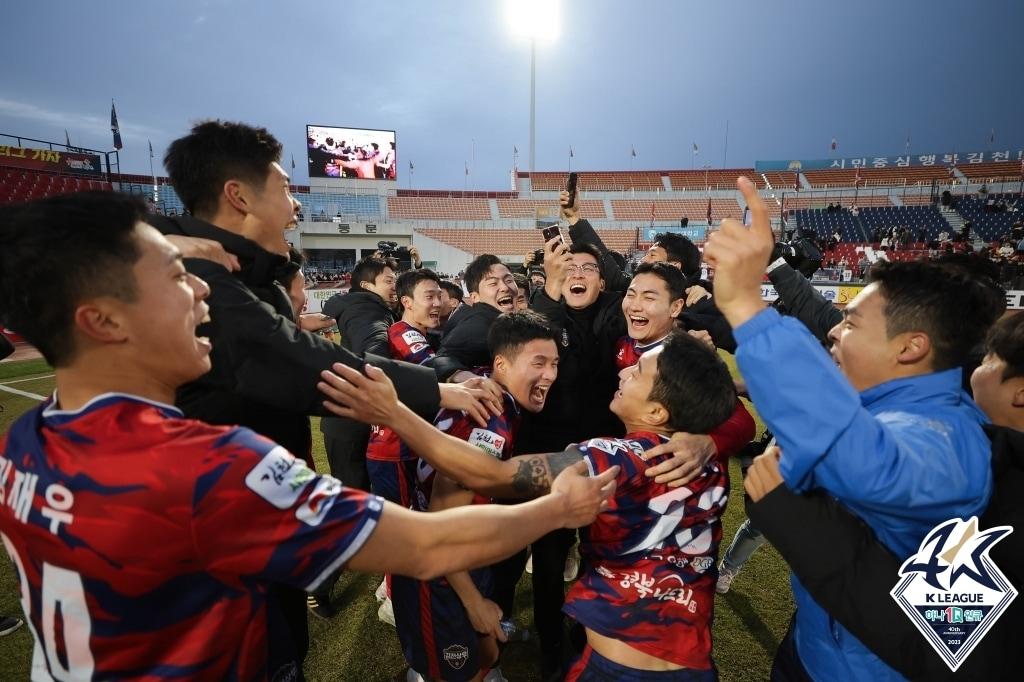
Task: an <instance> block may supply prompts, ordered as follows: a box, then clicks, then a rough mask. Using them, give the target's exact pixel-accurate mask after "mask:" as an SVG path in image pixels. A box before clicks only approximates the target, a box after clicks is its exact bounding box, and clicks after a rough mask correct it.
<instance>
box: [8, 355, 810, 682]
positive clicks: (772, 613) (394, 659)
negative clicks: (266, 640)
mask: <svg viewBox="0 0 1024 682" xmlns="http://www.w3.org/2000/svg"><path fill="white" fill-rule="evenodd" d="M723 357H724V358H725V359H726V361H727V362H729V363H730V365H731V364H732V363H731V358H730V357H729V356H726V355H723ZM49 374H52V370H51V369H50V368H49V367H47V365H46V364H45V363H44V362H43V361H41V360H28V361H24V362H17V363H10V362H8V363H0V384H3V385H7V386H10V387H11V388H17V389H18V390H21V391H24V392H28V393H35V394H39V395H48V394H49V393H50V391H52V390H53V379H52V378H47V377H46V375H49ZM40 377H43V378H40ZM10 382H16V383H10ZM35 404H37V403H36V401H35V400H33V399H31V398H26V397H22V396H18V395H13V394H10V393H7V392H2V391H0V406H2V407H3V411H2V413H0V430H2V431H4V432H6V430H7V428H8V427H9V426H10V424H11V422H12V421H14V419H15V418H17V416H18V415H20V414H21V413H22V412H24V411H25V410H27V409H29V408H31V407H32V406H34V405H35ZM755 416H756V415H755ZM314 421H315V420H314ZM763 428H764V426H763V424H762V423H761V422H760V419H758V429H759V431H760V430H762V429H763ZM313 432H314V434H318V433H319V431H318V429H317V424H315V423H314V425H313ZM595 435H597V434H595ZM316 440H318V439H317V438H316V437H314V441H316ZM313 456H314V458H315V459H316V462H317V468H318V469H320V470H321V471H326V470H327V462H326V458H325V455H324V451H323V444H322V442H316V443H314V452H313ZM730 471H731V473H732V495H731V496H730V499H731V503H730V504H729V506H728V509H727V511H726V514H725V533H724V536H723V549H722V551H724V546H725V545H727V544H728V542H729V541H730V540H731V539H732V535H733V533H734V532H735V531H736V528H737V527H738V526H739V524H740V523H741V522H742V521H743V518H744V512H743V488H742V485H741V482H740V480H739V478H740V476H739V467H738V465H737V464H736V463H735V462H733V463H732V464H731V465H730ZM787 576H788V573H787V570H786V566H785V564H784V563H783V561H782V559H781V557H779V555H778V554H777V553H776V552H775V550H774V549H772V548H771V547H770V546H769V545H766V546H765V547H764V548H763V549H761V550H759V551H758V552H757V553H756V554H755V555H754V557H753V558H752V559H751V560H750V562H749V563H748V564H747V566H746V568H745V569H744V571H743V574H742V575H741V576H740V577H739V578H738V579H737V581H736V582H735V583H733V589H732V590H731V591H730V592H729V594H727V595H725V596H724V597H723V596H719V597H718V598H717V599H716V604H715V628H714V637H715V661H716V663H717V664H718V669H719V671H720V673H721V679H722V680H725V681H732V680H737V681H738V680H764V679H767V677H768V671H769V668H770V666H771V660H772V656H773V655H774V653H775V648H776V646H777V644H778V642H779V640H780V639H781V638H782V635H783V634H784V632H785V629H786V625H787V623H788V621H789V617H790V614H791V613H792V610H793V603H792V597H791V594H790V590H789V583H788V580H787ZM379 583H380V577H379V576H363V575H355V574H346V575H345V576H343V578H342V579H341V580H340V581H338V584H337V585H336V587H335V592H334V600H335V602H336V603H338V604H343V605H344V607H343V609H342V610H341V611H340V613H339V614H338V615H337V616H335V617H334V618H333V619H331V620H330V621H324V620H320V619H318V618H315V617H312V616H311V617H310V637H311V646H310V651H309V656H308V658H307V660H306V675H307V677H308V678H309V679H310V680H317V681H319V680H332V681H333V680H339V681H349V680H351V681H353V682H355V681H359V682H362V681H367V682H370V681H376V680H388V679H390V678H392V677H393V676H395V675H396V674H398V673H400V672H401V671H402V670H404V668H405V663H404V661H403V659H402V654H401V651H400V650H399V647H398V638H397V637H396V636H395V633H394V629H393V628H391V627H390V626H388V625H385V624H383V623H381V622H380V621H378V620H377V602H376V600H375V599H374V597H373V591H374V589H376V587H377V585H378V584H379ZM530 590H531V587H530V579H529V576H524V578H523V580H522V581H521V582H520V583H519V590H518V592H517V597H516V613H515V618H516V620H517V621H518V622H520V623H527V624H528V623H530V622H531V621H532V615H531V607H530V604H531V597H530ZM20 613H21V606H20V601H19V597H18V585H17V582H16V579H15V577H14V572H13V569H12V568H11V566H10V564H9V562H6V561H0V614H20ZM31 656H32V641H31V635H30V634H29V631H28V628H25V627H23V628H21V629H20V630H18V631H17V632H15V633H13V634H11V635H8V636H7V637H3V638H0V680H3V681H7V680H11V681H14V680H27V679H28V674H29V662H30V660H31ZM539 660H540V651H539V649H538V648H537V645H536V642H535V639H533V640H531V641H527V642H522V643H516V644H511V645H509V646H508V648H507V649H506V650H505V653H504V654H503V656H502V670H503V671H504V673H505V676H506V677H507V678H508V679H509V680H512V681H513V682H519V681H532V680H538V679H539V675H538V674H537V671H536V666H537V665H538V661H539Z"/></svg>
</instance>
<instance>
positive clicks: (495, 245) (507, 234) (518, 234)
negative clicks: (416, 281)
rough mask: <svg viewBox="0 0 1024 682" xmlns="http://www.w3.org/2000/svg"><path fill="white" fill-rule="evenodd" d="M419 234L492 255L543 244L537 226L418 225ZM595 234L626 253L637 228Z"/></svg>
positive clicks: (633, 245)
mask: <svg viewBox="0 0 1024 682" xmlns="http://www.w3.org/2000/svg"><path fill="white" fill-rule="evenodd" d="M417 232H419V233H420V234H422V235H424V236H427V237H430V238H431V239H436V240H437V241H439V242H443V243H445V244H448V245H449V246H453V247H455V248H456V249H459V250H461V251H465V252H466V253H469V254H471V255H473V256H479V255H480V254H482V253H492V254H496V255H503V256H508V255H519V254H525V253H527V252H528V251H533V250H535V249H539V248H541V247H543V246H544V242H543V238H542V236H541V233H540V230H524V229H482V230H478V229H466V228H443V227H442V228H422V229H419V230H417ZM597 234H598V235H599V236H600V237H601V240H602V241H603V242H604V243H605V246H607V247H608V248H609V249H612V250H614V251H619V252H621V253H628V252H629V251H631V250H633V249H634V248H636V245H637V231H636V230H635V229H632V230H623V229H599V230H597Z"/></svg>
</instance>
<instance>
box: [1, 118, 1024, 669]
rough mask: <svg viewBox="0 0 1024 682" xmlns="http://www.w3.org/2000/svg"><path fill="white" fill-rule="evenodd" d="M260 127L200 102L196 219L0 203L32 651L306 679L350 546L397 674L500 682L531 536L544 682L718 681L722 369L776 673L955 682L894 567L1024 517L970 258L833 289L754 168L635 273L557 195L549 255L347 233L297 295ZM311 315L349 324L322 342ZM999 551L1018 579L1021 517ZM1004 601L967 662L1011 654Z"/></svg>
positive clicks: (1015, 343)
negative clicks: (901, 609) (442, 249)
mask: <svg viewBox="0 0 1024 682" xmlns="http://www.w3.org/2000/svg"><path fill="white" fill-rule="evenodd" d="M280 153H281V146H280V144H279V143H278V142H277V141H276V140H275V139H274V138H273V137H272V136H271V135H270V134H269V133H268V132H267V131H266V130H265V129H262V128H253V127H250V126H247V125H243V124H234V123H223V122H217V121H210V122H205V123H201V124H199V125H197V126H196V127H195V128H193V129H192V131H191V132H190V133H189V134H188V135H187V136H185V137H183V138H181V139H179V140H176V141H175V142H174V143H172V145H171V146H170V148H169V150H168V152H167V155H166V158H165V160H164V162H165V165H166V167H167V169H168V171H169V173H170V176H171V179H172V182H173V183H174V186H175V188H176V191H177V192H178V193H179V195H180V196H181V198H182V200H183V202H184V203H185V205H186V206H187V207H188V215H184V216H153V215H147V214H146V213H145V210H144V207H143V206H141V205H139V204H138V203H137V202H136V201H135V200H134V199H132V198H131V197H127V196H124V195H119V194H113V193H85V194H79V195H70V196H64V197H56V198H51V199H46V200H42V201H38V202H34V203H31V204H26V205H23V206H17V207H4V208H3V210H2V215H0V236H2V239H3V243H4V244H5V248H4V250H3V252H2V253H0V272H2V274H3V279H2V281H3V284H2V288H0V311H2V315H3V322H4V324H5V326H8V327H10V328H11V329H13V330H15V331H16V332H18V333H20V334H21V335H22V336H24V337H25V338H26V339H28V340H29V341H30V342H31V343H32V344H33V345H35V346H36V347H37V348H38V349H39V350H40V351H41V352H42V353H43V355H44V357H45V358H46V359H47V360H48V361H49V362H50V364H51V365H53V367H54V368H55V372H56V384H57V388H56V391H55V393H54V395H53V396H52V397H51V398H50V399H49V400H47V401H46V402H45V403H43V404H42V405H41V406H40V407H39V408H37V409H34V410H31V411H30V412H28V413H26V414H25V415H23V416H22V417H21V418H19V419H18V421H17V422H16V423H15V424H14V425H13V426H12V428H11V429H10V431H9V432H8V433H7V434H6V435H5V437H4V441H3V447H2V453H3V454H2V458H0V533H2V540H3V543H4V546H5V548H6V550H7V552H8V553H9V554H10V556H11V558H12V560H13V561H14V565H15V569H16V571H17V574H18V577H19V583H20V586H21V590H22V604H23V608H24V611H25V615H26V616H27V622H28V624H29V627H30V629H31V630H32V634H33V637H34V639H35V642H36V647H35V651H34V655H33V676H34V678H35V679H51V678H52V679H100V678H106V679H136V678H139V679H142V678H145V679H210V680H220V679H245V680H248V679H274V680H285V679H303V671H302V662H303V660H304V658H305V655H306V652H307V649H308V645H309V642H308V632H307V618H308V614H309V612H310V611H312V612H313V613H314V614H316V615H318V616H323V617H327V618H331V617H335V618H344V617H345V613H344V605H343V604H342V605H335V604H332V602H331V586H332V585H333V584H334V581H335V580H336V578H337V576H338V574H339V572H340V571H342V570H351V571H363V572H369V573H384V574H385V575H386V576H387V577H386V579H385V582H384V583H383V584H382V586H381V589H380V590H379V594H380V597H381V598H382V599H383V600H384V601H383V603H384V605H385V606H382V612H387V611H390V612H391V614H392V617H393V620H394V623H395V626H396V631H397V636H398V639H399V641H400V643H401V648H402V651H403V654H404V656H405V658H406V660H407V662H408V664H409V670H408V671H407V673H405V674H404V676H403V677H404V678H405V679H425V680H448V681H455V680H479V679H492V680H497V679H502V675H501V672H500V656H501V644H500V643H501V642H503V641H505V640H507V639H508V638H509V636H510V633H514V631H515V629H516V627H517V624H515V623H512V622H510V621H509V620H508V618H507V614H510V613H511V611H512V599H513V595H514V591H515V587H516V585H517V583H518V582H519V580H520V578H521V576H522V573H523V570H524V566H525V564H526V562H527V554H526V551H525V549H524V548H526V547H527V546H530V547H531V551H532V557H531V561H532V571H533V597H534V604H533V607H534V608H533V616H534V622H533V626H534V628H535V629H536V631H537V634H538V637H539V640H540V648H541V654H542V656H541V660H539V661H538V666H539V668H540V672H541V674H542V676H543V678H544V679H545V680H547V679H569V680H712V679H717V675H718V672H717V669H716V667H715V663H714V659H713V653H714V651H713V643H712V638H711V623H712V620H713V615H714V603H715V590H716V586H717V587H718V588H719V590H720V591H724V590H725V589H728V587H729V582H730V581H731V580H732V579H734V578H735V575H736V573H737V571H738V569H737V568H736V566H735V565H734V564H733V565H730V564H728V562H727V564H726V565H725V566H724V567H723V571H722V576H727V579H726V580H725V581H724V582H723V581H722V580H720V575H719V567H718V565H717V560H718V546H719V543H720V540H721V535H722V525H721V517H722V513H723V511H724V509H725V505H726V502H727V498H728V491H729V478H728V458H729V457H731V456H735V455H738V454H740V453H747V454H750V452H751V448H750V445H749V444H750V442H751V440H752V439H753V437H754V435H755V434H754V423H753V419H752V418H751V416H750V413H749V412H748V410H747V408H746V407H745V405H744V403H743V401H741V400H740V399H739V396H740V395H743V396H746V397H749V398H750V399H751V400H752V401H753V404H754V405H755V406H756V408H757V409H758V411H759V413H760V415H761V416H762V418H763V419H764V421H765V422H766V424H767V425H768V427H769V428H770V430H771V432H772V434H774V437H775V440H776V443H777V446H776V445H773V446H772V447H770V448H769V449H767V450H766V451H765V452H764V453H763V454H761V455H759V456H757V458H756V459H754V460H753V463H752V464H751V465H750V469H749V472H748V473H747V476H746V480H745V488H746V491H747V493H748V494H749V500H748V505H747V507H748V512H749V513H750V515H751V523H750V524H747V525H745V528H746V534H747V536H750V535H752V530H751V529H752V528H757V529H758V530H759V532H760V533H762V534H763V535H764V537H767V538H768V540H770V541H771V542H772V543H773V544H775V545H776V546H777V547H778V548H779V550H780V552H781V553H782V554H783V556H784V558H785V559H786V560H787V562H789V563H790V565H791V567H792V569H793V571H794V575H795V578H794V582H793V591H794V596H795V600H796V604H797V609H796V613H795V615H794V618H793V621H792V623H791V626H790V628H789V631H788V632H787V634H786V637H785V639H784V640H783V641H782V643H781V644H780V646H779V650H778V652H777V654H776V658H775V662H774V665H773V669H772V676H773V678H774V679H781V680H806V679H814V680H829V679H844V680H846V679H854V680H861V679H863V680H869V679H870V680H876V679H902V678H903V677H904V676H906V677H911V678H918V677H921V678H928V679H937V678H942V677H946V676H949V674H950V673H949V670H948V669H945V667H944V664H942V663H941V660H940V659H939V658H938V657H937V656H935V654H934V653H932V652H930V651H927V650H926V649H927V647H925V646H924V644H925V640H924V639H923V638H922V637H921V636H920V634H918V633H917V632H916V631H914V629H913V627H912V625H911V624H910V622H909V621H908V620H907V619H906V618H905V617H903V616H902V614H899V613H898V612H897V613H896V615H893V613H892V609H894V608H895V605H894V603H893V602H892V600H891V599H889V597H888V591H889V590H890V589H891V587H892V585H893V584H894V583H895V581H896V578H897V569H898V566H899V563H900V562H901V560H902V559H903V558H905V557H906V556H908V555H910V554H912V553H913V552H915V551H916V550H917V547H918V544H919V543H920V541H921V540H922V539H923V538H924V536H925V535H926V534H927V533H928V532H929V531H930V530H931V529H932V527H934V526H935V525H936V524H938V523H940V522H943V521H946V520H948V519H949V518H951V517H963V518H968V517H970V516H978V517H980V518H981V519H982V521H983V523H984V525H985V526H986V527H988V526H993V525H1001V524H1012V523H1013V521H1014V520H1016V519H1019V518H1020V517H1021V505H1020V502H1019V496H1020V488H1021V483H1022V478H1021V476H1022V474H1021V466H1022V460H1024V444H1022V442H1021V436H1020V433H1019V432H1020V430H1022V429H1024V357H1022V356H1021V353H1022V349H1024V316H1016V317H1008V318H1005V319H1002V320H1000V316H1001V315H1002V314H1003V309H1004V307H1005V298H1004V297H1003V292H1002V290H1001V289H999V287H998V286H997V285H996V284H995V283H994V282H993V281H992V280H991V278H989V277H988V276H986V275H985V274H984V272H982V271H981V270H979V269H978V268H976V267H975V266H974V264H973V263H972V262H970V260H969V259H963V260H962V262H961V261H958V262H949V263H893V264H890V263H882V264H879V265H878V266H876V267H875V268H874V269H873V271H872V283H871V284H870V285H869V286H867V287H866V288H865V289H864V290H863V292H862V293H861V294H860V295H858V297H857V298H856V299H855V300H854V301H853V302H852V303H851V304H850V305H848V306H847V307H846V308H845V309H844V310H843V311H842V312H840V311H838V310H837V309H835V308H834V307H833V306H832V305H831V304H830V303H829V302H827V301H825V300H824V299H823V298H822V297H821V296H820V295H819V294H818V293H817V292H816V290H815V289H814V288H813V287H812V286H811V285H810V284H809V282H808V281H807V280H806V279H805V278H804V277H803V276H802V275H800V274H799V273H798V272H796V271H794V270H793V269H792V268H790V267H789V265H787V264H786V262H785V261H784V260H783V259H780V258H775V257H774V255H773V248H774V244H773V242H774V239H773V235H772V232H771V228H770V225H769V217H768V210H767V208H766V207H765V205H764V203H763V202H762V200H761V199H760V197H759V196H758V194H757V191H756V189H755V188H754V187H753V185H752V184H751V183H750V182H749V181H746V180H745V179H741V180H739V181H738V183H739V184H738V187H739V189H740V190H741V191H742V193H743V195H744V197H745V199H746V201H747V204H748V206H749V208H750V210H751V214H752V221H751V222H752V225H751V226H750V227H749V228H748V227H744V226H743V225H741V224H740V223H739V222H737V221H732V220H725V221H723V223H722V225H721V227H720V228H719V229H718V230H717V231H715V232H714V233H712V234H711V235H710V237H709V239H708V242H707V244H706V246H705V250H704V253H703V256H702V255H701V253H700V252H699V250H698V249H697V247H696V246H695V245H693V244H692V243H691V242H689V241H688V240H686V239H684V238H682V237H677V236H673V235H662V236H660V237H659V238H658V239H657V240H656V242H655V244H654V246H652V248H651V249H650V250H649V251H648V253H647V254H646V255H645V257H644V259H643V260H644V262H643V263H642V264H641V265H640V266H639V267H638V268H636V269H635V271H634V272H633V273H632V274H631V275H627V274H626V273H624V272H623V270H622V268H621V266H620V263H619V262H617V260H616V259H615V257H614V256H613V254H611V253H610V252H609V251H608V250H607V249H606V248H605V246H604V245H603V244H602V243H601V241H600V239H599V238H598V236H597V234H596V233H595V232H594V230H593V228H592V227H591V226H590V224H589V223H588V222H587V221H586V220H583V219H580V218H579V216H578V215H577V212H576V209H575V207H574V205H573V204H574V200H573V197H571V196H569V195H568V194H566V193H563V195H562V200H561V204H562V217H563V219H564V220H565V222H566V223H567V224H568V230H567V235H568V240H567V241H563V239H562V238H560V237H559V238H555V239H552V240H550V241H549V242H547V243H546V244H545V247H544V253H543V264H542V265H540V266H539V267H540V268H541V269H540V270H537V269H531V270H529V271H528V272H527V273H525V274H522V275H516V274H514V273H513V272H511V271H510V270H509V268H508V267H507V266H506V265H504V264H503V263H502V262H501V261H500V260H499V259H497V258H495V257H494V256H480V257H478V258H476V259H475V260H474V261H473V262H471V263H470V264H468V265H467V267H466V270H465V272H464V276H463V280H464V291H463V289H462V288H460V287H458V286H453V285H452V284H451V283H450V282H446V281H444V280H442V279H441V278H440V277H438V276H437V275H436V274H435V273H433V272H431V271H429V270H425V269H422V268H414V269H411V270H408V271H406V272H398V266H397V263H395V262H394V261H391V260H389V259H386V258H379V257H370V258H367V259H364V260H363V261H360V262H359V263H358V264H357V266H356V268H355V269H354V270H353V272H352V278H351V289H350V291H349V292H347V293H345V294H343V295H340V296H338V297H336V298H335V299H332V300H330V301H328V302H327V304H326V306H325V309H324V311H325V315H313V316H309V315H302V313H301V311H302V306H303V276H302V271H301V265H302V263H301V256H300V255H299V254H297V253H295V252H294V251H293V252H291V253H289V249H288V245H287V243H286V242H285V241H284V231H285V230H286V229H288V228H289V227H292V226H294V225H295V224H296V215H297V213H298V211H299V209H300V206H299V204H298V202H297V201H295V200H294V198H293V197H292V196H291V194H290V192H289V178H288V176H287V174H286V173H285V172H284V171H283V169H282V168H281V166H280V165H279V163H278V161H279V157H280ZM702 258H703V260H704V261H705V262H706V263H707V264H709V265H711V266H713V267H714V268H715V277H714V282H713V284H714V286H713V287H712V285H711V283H708V282H706V281H703V280H701V279H700V268H701V260H702ZM536 267H537V265H536V264H535V268H536ZM766 273H767V274H768V277H769V278H770V279H771V280H772V282H773V284H774V285H775V287H776V290H777V291H778V292H779V296H780V300H781V305H780V306H777V309H771V308H768V309H766V308H765V306H764V304H763V302H762V300H761V293H760V287H761V282H762V280H763V278H764V276H765V274H766ZM527 277H529V278H527ZM780 309H781V312H783V313H784V315H780ZM333 325H337V326H338V330H339V332H340V336H341V339H340V340H341V343H340V345H339V344H335V343H332V342H330V341H327V340H325V339H324V338H322V337H321V336H319V335H317V334H316V333H315V332H316V330H317V329H320V328H324V327H327V326H333ZM986 337H987V340H986ZM823 346H825V347H828V348H830V352H831V357H829V354H828V353H826V352H825V350H823ZM719 350H724V351H727V352H730V353H734V354H735V356H736V361H737V364H738V367H739V369H740V373H741V376H742V380H738V379H735V380H734V379H733V378H732V377H731V376H730V373H729V371H728V370H727V368H726V366H725V365H724V363H723V362H722V360H721V359H720V357H719V355H718V351H719ZM979 352H980V355H979ZM974 367H977V369H973V368H974ZM972 370H973V373H972ZM967 387H969V388H970V389H973V394H974V399H972V398H971V397H970V396H969V395H968V393H967V392H965V388H967ZM975 400H976V401H977V402H975ZM313 415H319V416H321V417H322V419H321V429H322V431H323V435H324V442H325V448H326V451H327V454H328V460H329V465H330V468H331V472H330V475H329V474H328V473H327V472H315V471H314V467H313V463H312V442H313V440H312V439H313V434H312V432H311V430H310V421H309V417H310V416H313ZM577 528H579V529H580V530H579V532H578V535H577V531H576V530H575V529H577ZM577 542H578V552H579V555H580V567H579V575H578V577H577V576H570V577H576V580H575V582H573V584H572V586H571V587H570V589H569V592H568V594H566V593H565V588H564V579H565V577H564V575H563V574H564V573H565V571H566V563H567V558H568V556H569V552H570V548H571V547H572V546H573V545H574V544H576V543H577ZM741 542H743V538H741V537H738V538H737V540H736V541H734V543H733V545H734V548H735V547H736V545H737V543H741ZM140 547H146V548H147V549H146V550H145V551H140ZM732 549H733V548H730V552H729V554H730V555H732V554H733V552H732ZM997 550H998V551H997ZM737 551H738V550H737ZM991 556H992V558H993V559H994V560H996V562H997V563H998V564H999V565H1000V567H1001V568H1002V569H1003V571H1004V572H1005V573H1006V574H1007V575H1008V576H1009V578H1010V580H1011V582H1012V583H1014V584H1017V585H1020V584H1021V583H1020V582H1019V578H1020V577H1021V576H1022V572H1021V569H1022V560H1021V557H1022V556H1024V542H1022V541H1021V540H1018V539H1016V538H1012V537H1011V538H1010V539H1008V540H1006V541H1004V542H1003V543H1001V545H1000V546H999V547H998V548H994V549H993V550H992V553H991ZM840 557H841V561H840V560H839V559H838V558H840ZM727 559H728V557H727ZM574 572H575V571H574ZM723 588H724V589H723ZM854 590H855V591H856V594H857V597H858V598H857V599H851V598H850V593H851V591H854ZM338 606H340V612H337V611H338V609H337V607H338ZM887 609H888V610H887ZM878 614H885V616H886V617H885V618H884V625H883V626H879V624H878V622H876V618H877V617H878ZM565 616H568V620H567V619H566V618H565ZM1020 618H1021V613H1020V608H1019V607H1018V608H1017V609H1016V610H1015V611H1011V612H1010V613H1007V614H1006V615H1005V616H1004V617H1003V620H1001V621H1000V623H999V624H997V625H996V627H995V628H993V630H992V631H991V632H990V633H989V635H988V637H987V639H986V641H985V643H984V644H983V646H982V647H979V649H978V651H977V652H976V653H975V654H974V655H973V656H972V658H971V659H970V660H969V661H968V663H967V664H965V666H964V668H962V669H961V670H966V671H967V673H968V674H977V675H982V676H986V677H988V678H998V677H999V676H1000V674H1001V673H1004V672H1005V671H1006V670H1009V669H1010V668H1009V666H1010V665H1015V664H1016V663H1018V662H1019V661H1018V659H1019V658H1020V656H1021V654H1020V651H1021V648H1020V647H1019V646H1016V645H1015V644H1014V643H1013V637H1014V633H1015V631H1016V630H1015V626H1016V625H1017V624H1018V623H1019V622H1020ZM524 626H525V624H518V627H520V628H521V627H524ZM337 676H338V678H339V679H344V678H345V677H346V671H341V670H340V671H338V674H337Z"/></svg>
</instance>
